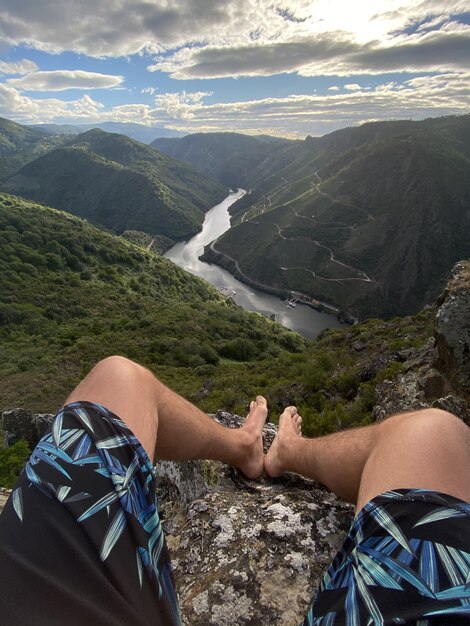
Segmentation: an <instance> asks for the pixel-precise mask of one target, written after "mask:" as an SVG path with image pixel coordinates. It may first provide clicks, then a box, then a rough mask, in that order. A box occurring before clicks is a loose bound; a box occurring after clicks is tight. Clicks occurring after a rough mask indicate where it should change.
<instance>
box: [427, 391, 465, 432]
mask: <svg viewBox="0 0 470 626" xmlns="http://www.w3.org/2000/svg"><path fill="white" fill-rule="evenodd" d="M432 406H433V407H435V408H436V409H443V410H444V411H449V413H453V414H454V415H456V416H457V417H460V419H461V420H463V421H464V422H465V423H466V424H467V425H468V426H470V407H469V405H468V402H465V401H463V400H462V399H461V398H457V397H455V396H453V395H448V396H445V397H444V398H438V399H437V400H435V401H434V402H433V403H432Z"/></svg>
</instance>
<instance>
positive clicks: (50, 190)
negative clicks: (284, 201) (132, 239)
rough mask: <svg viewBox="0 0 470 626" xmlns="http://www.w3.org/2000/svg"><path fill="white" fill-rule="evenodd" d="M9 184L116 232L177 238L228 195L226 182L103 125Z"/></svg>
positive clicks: (188, 233) (188, 232) (8, 187)
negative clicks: (224, 186)
mask: <svg viewBox="0 0 470 626" xmlns="http://www.w3.org/2000/svg"><path fill="white" fill-rule="evenodd" d="M2 188H3V189H4V190H5V191H8V192H12V193H16V194H20V195H23V196H25V197H28V198H31V199H33V200H35V201H40V202H43V203H45V204H49V205H52V206H55V207H56V208H59V209H64V210H68V211H71V212H73V213H75V214H77V215H80V216H81V217H85V218H87V219H90V220H92V221H93V222H94V223H96V224H98V225H100V226H102V227H105V228H109V229H112V230H114V231H116V232H122V231H124V230H140V231H144V232H149V233H151V234H158V235H163V236H166V237H169V238H171V239H180V238H185V237H188V236H191V235H193V234H195V233H196V232H198V231H199V230H200V229H201V226H202V222H203V219H204V212H205V211H206V210H208V209H209V208H210V207H211V206H213V205H214V204H216V203H217V202H218V201H220V200H221V199H222V198H223V197H224V195H225V190H224V188H223V187H222V186H221V185H220V184H219V183H217V182H216V181H215V180H211V179H208V178H205V177H202V176H201V175H200V174H199V173H198V172H196V171H195V170H194V169H193V168H191V166H189V165H187V164H185V163H183V162H180V161H177V160H175V159H172V158H171V157H168V156H166V155H163V154H161V153H158V152H157V151H156V150H154V149H151V148H149V147H148V146H146V145H144V144H141V143H139V142H137V141H134V140H132V139H130V138H128V137H125V136H124V135H118V134H112V133H106V132H105V131H101V130H98V129H95V130H90V131H87V132H86V133H83V134H81V135H78V136H77V137H76V138H73V139H71V140H69V141H68V142H67V143H66V144H65V145H64V146H63V147H60V148H56V149H54V150H50V151H49V152H47V153H46V154H45V155H43V156H41V157H39V158H38V159H35V160H33V161H30V162H29V163H27V164H26V165H25V166H23V167H22V168H21V169H20V170H19V171H17V172H16V173H15V174H13V175H12V176H10V177H9V178H8V179H7V180H5V181H4V182H3V184H2Z"/></svg>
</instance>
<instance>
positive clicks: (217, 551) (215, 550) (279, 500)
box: [157, 412, 353, 626]
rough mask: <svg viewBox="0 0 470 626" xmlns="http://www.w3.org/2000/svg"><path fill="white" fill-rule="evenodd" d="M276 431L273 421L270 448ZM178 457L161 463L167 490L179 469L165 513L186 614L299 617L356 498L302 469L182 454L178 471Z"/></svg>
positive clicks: (271, 620) (202, 618) (230, 418)
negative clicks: (250, 467)
mask: <svg viewBox="0 0 470 626" xmlns="http://www.w3.org/2000/svg"><path fill="white" fill-rule="evenodd" d="M215 419H217V421H219V422H221V423H223V424H224V425H227V426H229V427H232V428H234V427H236V428H238V427H239V426H240V425H241V424H242V423H243V418H241V417H239V416H234V415H231V414H229V413H222V412H219V413H217V415H216V416H215ZM275 433H276V427H275V426H274V425H273V424H266V426H265V429H264V443H265V448H267V447H269V445H270V442H271V441H272V439H273V437H274V435H275ZM169 465H171V464H169V463H165V468H164V469H163V471H162V464H161V463H159V464H158V465H157V474H158V475H159V476H162V479H161V480H160V479H159V495H160V493H161V492H160V484H162V486H163V489H164V490H166V491H165V493H169V491H168V481H169V480H171V477H172V476H175V477H177V479H176V482H177V485H176V491H174V492H173V493H177V492H179V493H180V494H181V498H180V499H179V500H177V499H175V498H174V499H173V500H172V501H171V504H170V505H168V503H166V504H165V505H164V506H163V510H161V511H160V513H161V517H162V519H163V525H164V528H165V532H166V536H167V543H168V547H169V549H170V554H171V557H172V560H173V564H174V566H175V576H176V581H177V589H178V595H179V599H180V604H181V609H182V614H183V623H184V624H188V625H189V624H191V625H192V626H202V625H203V624H204V625H207V624H210V625H214V626H222V625H225V624H227V625H228V624H230V625H232V624H235V623H236V624H237V625H238V624H240V625H242V624H243V625H244V624H250V625H256V624H266V623H268V624H274V625H275V624H278V625H279V626H281V625H282V626H290V625H292V626H294V625H298V624H299V623H300V622H301V621H302V619H303V617H304V616H305V614H306V612H307V609H308V606H309V603H310V601H311V599H312V595H313V593H314V591H315V589H316V587H317V586H318V584H319V581H320V579H321V576H322V574H323V572H324V571H325V569H326V568H327V566H328V565H329V563H330V562H331V560H332V559H333V558H334V556H335V554H336V552H337V551H338V549H339V548H340V547H341V544H342V541H343V538H344V536H345V533H346V531H347V529H348V528H349V525H350V523H351V520H352V517H353V508H352V506H350V505H349V504H346V503H344V502H341V501H340V500H338V499H337V498H336V497H335V496H333V495H332V494H331V493H330V492H328V491H327V490H325V489H324V488H323V487H321V486H320V485H317V484H315V483H314V482H312V481H309V480H305V479H303V478H302V477H300V476H297V475H295V474H289V475H287V476H286V477H284V478H282V479H275V480H271V479H269V478H267V477H264V478H262V479H261V480H260V481H251V480H248V479H246V478H245V477H244V476H243V475H242V474H241V473H240V472H238V471H237V470H235V469H234V468H231V467H228V466H226V465H223V464H221V463H215V462H212V461H202V462H199V461H196V462H195V461H192V462H188V463H187V462H184V463H174V464H173V465H175V466H179V468H175V469H173V470H171V471H170V472H169ZM163 474H164V477H163ZM182 476H184V480H183V481H181V480H180V477H182ZM198 491H199V493H200V495H199V496H198V497H196V498H195V499H193V500H191V497H192V495H191V494H195V493H197V492H198ZM159 501H160V502H162V498H160V497H159Z"/></svg>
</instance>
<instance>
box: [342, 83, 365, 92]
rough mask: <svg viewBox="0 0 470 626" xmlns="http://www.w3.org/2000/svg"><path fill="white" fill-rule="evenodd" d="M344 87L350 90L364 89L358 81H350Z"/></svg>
mask: <svg viewBox="0 0 470 626" xmlns="http://www.w3.org/2000/svg"><path fill="white" fill-rule="evenodd" d="M343 88H344V89H347V90H348V91H360V90H361V89H362V87H361V86H360V85H358V84H357V83H348V84H347V85H343Z"/></svg>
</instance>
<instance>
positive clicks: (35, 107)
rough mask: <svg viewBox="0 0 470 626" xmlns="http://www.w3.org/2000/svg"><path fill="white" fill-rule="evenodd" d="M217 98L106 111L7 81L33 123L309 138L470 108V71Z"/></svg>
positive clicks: (164, 100) (200, 96) (16, 107)
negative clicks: (30, 92) (34, 94)
mask: <svg viewBox="0 0 470 626" xmlns="http://www.w3.org/2000/svg"><path fill="white" fill-rule="evenodd" d="M210 95H211V94H210V92H203V91H198V92H184V91H183V92H177V93H164V94H159V95H157V96H156V97H155V98H154V105H153V106H151V105H147V104H142V103H135V104H127V105H121V106H114V107H111V108H110V109H106V108H105V107H104V106H103V105H102V103H100V102H97V101H96V100H93V99H92V98H91V97H90V96H88V95H86V96H84V97H83V98H81V99H79V100H72V101H68V102H64V101H62V100H59V99H54V98H44V99H39V98H38V99H34V98H30V97H26V96H24V95H22V94H21V93H20V92H19V91H18V90H16V89H14V88H13V87H11V86H8V85H2V84H0V115H4V116H6V117H13V118H14V119H15V120H17V121H20V122H21V121H27V122H28V123H32V122H33V123H34V122H36V123H40V122H43V123H46V122H56V123H64V122H71V123H73V122H80V121H83V122H99V121H101V122H103V121H120V122H137V123H141V124H147V125H150V126H151V125H156V124H158V125H159V126H166V127H167V128H172V129H175V130H178V131H180V132H185V133H190V132H207V131H228V130H232V131H238V132H244V133H253V134H255V133H266V134H273V135H284V136H290V137H299V138H303V137H305V136H306V135H307V134H310V135H322V134H325V133H328V132H331V131H333V130H337V129H339V128H343V127H345V126H352V125H356V124H360V123H363V122H366V121H371V120H387V119H402V118H413V119H423V118H425V117H431V116H436V115H450V114H456V113H467V112H468V102H469V98H470V74H469V73H447V74H442V75H435V76H424V77H417V78H413V79H410V80H407V81H405V82H404V83H398V82H394V81H389V82H383V83H381V84H379V85H377V86H376V87H375V88H373V89H370V88H369V89H360V90H354V91H351V90H348V91H346V92H344V93H338V92H336V91H335V92H333V93H327V94H325V95H319V94H315V95H291V96H288V97H285V98H263V99H260V100H250V101H241V102H216V103H206V101H207V98H209V97H210Z"/></svg>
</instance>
